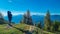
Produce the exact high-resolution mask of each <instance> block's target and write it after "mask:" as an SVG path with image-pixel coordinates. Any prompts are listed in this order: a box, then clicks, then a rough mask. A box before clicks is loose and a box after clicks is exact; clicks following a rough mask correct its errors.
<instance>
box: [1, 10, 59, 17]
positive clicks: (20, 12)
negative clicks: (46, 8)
mask: <svg viewBox="0 0 60 34" xmlns="http://www.w3.org/2000/svg"><path fill="white" fill-rule="evenodd" d="M0 12H1V13H2V14H3V16H7V10H0ZM11 13H12V15H13V16H16V15H24V13H26V12H24V11H14V10H13V11H11ZM30 14H31V16H32V15H44V16H45V15H46V13H38V12H30ZM51 15H60V13H51Z"/></svg>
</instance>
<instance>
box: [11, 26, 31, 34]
mask: <svg viewBox="0 0 60 34" xmlns="http://www.w3.org/2000/svg"><path fill="white" fill-rule="evenodd" d="M10 26H11V27H13V28H15V29H17V30H19V31H22V32H23V33H25V34H32V32H29V31H28V30H23V29H20V28H17V27H14V26H12V25H10Z"/></svg>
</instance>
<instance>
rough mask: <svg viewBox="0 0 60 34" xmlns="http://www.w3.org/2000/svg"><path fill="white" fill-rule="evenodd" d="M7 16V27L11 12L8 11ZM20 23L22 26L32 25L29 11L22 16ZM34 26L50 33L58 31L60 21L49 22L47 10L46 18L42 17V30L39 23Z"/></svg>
mask: <svg viewBox="0 0 60 34" xmlns="http://www.w3.org/2000/svg"><path fill="white" fill-rule="evenodd" d="M7 14H8V22H9V25H10V24H11V20H12V14H11V11H8V12H7ZM0 19H3V15H2V14H1V13H0ZM3 20H4V19H3ZM20 23H24V24H28V25H34V23H33V20H32V17H31V15H30V11H29V10H27V13H26V14H24V15H23V19H22V20H21V21H20ZM35 26H36V27H38V28H40V29H43V30H45V31H50V32H56V31H57V32H58V31H60V30H59V27H60V21H57V20H55V21H51V19H50V11H49V10H47V13H46V16H45V17H44V26H43V28H42V25H41V22H39V23H38V24H37V25H36V24H35Z"/></svg>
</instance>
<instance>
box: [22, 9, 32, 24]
mask: <svg viewBox="0 0 60 34" xmlns="http://www.w3.org/2000/svg"><path fill="white" fill-rule="evenodd" d="M23 22H24V23H25V24H28V25H33V23H32V18H31V16H30V11H29V10H27V12H26V14H24V15H23Z"/></svg>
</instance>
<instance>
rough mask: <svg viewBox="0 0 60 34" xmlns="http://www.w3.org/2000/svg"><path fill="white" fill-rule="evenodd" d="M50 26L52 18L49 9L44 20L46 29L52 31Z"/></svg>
mask: <svg viewBox="0 0 60 34" xmlns="http://www.w3.org/2000/svg"><path fill="white" fill-rule="evenodd" d="M50 26H51V20H50V12H49V10H48V11H47V14H46V16H45V20H44V29H45V30H47V31H50Z"/></svg>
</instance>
